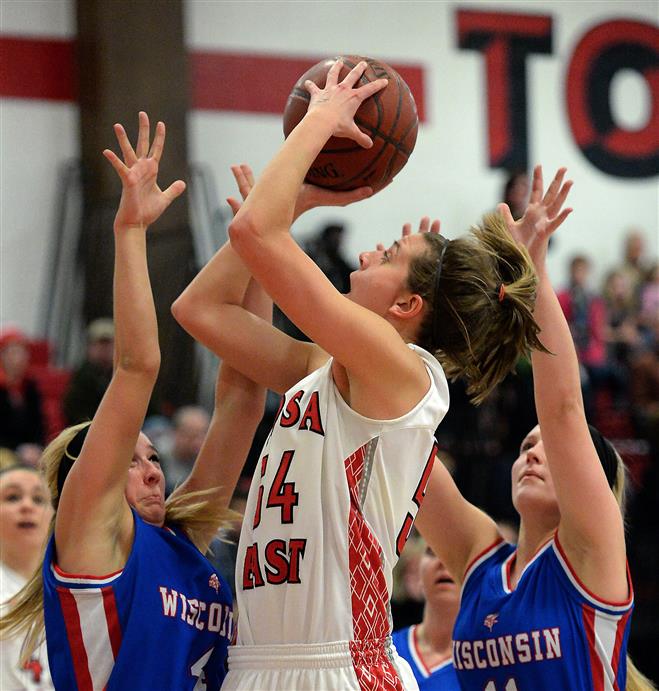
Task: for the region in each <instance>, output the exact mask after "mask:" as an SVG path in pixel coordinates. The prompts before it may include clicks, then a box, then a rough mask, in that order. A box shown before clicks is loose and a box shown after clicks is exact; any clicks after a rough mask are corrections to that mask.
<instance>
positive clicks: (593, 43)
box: [567, 20, 659, 178]
mask: <svg viewBox="0 0 659 691" xmlns="http://www.w3.org/2000/svg"><path fill="white" fill-rule="evenodd" d="M621 69H631V70H634V71H636V72H638V73H639V74H640V75H641V76H642V77H643V79H644V80H645V82H646V84H647V85H648V88H649V89H650V92H651V112H650V117H649V119H648V122H647V123H646V124H645V126H644V127H643V128H641V129H639V130H626V129H623V128H622V127H619V126H618V125H617V124H616V123H615V122H614V120H613V114H612V111H611V103H610V91H611V81H612V79H613V77H614V76H615V74H616V73H617V72H618V71H619V70H621ZM567 109H568V117H569V119H570V127H571V128H572V133H573V135H574V139H575V141H576V143H577V146H578V147H579V148H580V149H581V151H582V152H583V153H584V155H585V156H586V158H587V159H588V160H589V161H590V162H591V163H592V164H593V165H595V166H596V167H597V168H599V169H600V170H601V171H603V172H605V173H609V174H610V175H616V176H618V177H627V178H645V177H650V176H652V175H656V174H657V173H659V29H658V28H657V27H655V26H652V25H650V24H646V23H644V22H638V21H627V20H616V21H610V22H604V23H603V24H598V25H597V26H596V27H595V28H593V29H591V30H590V31H589V32H588V33H586V34H585V35H584V37H583V38H582V39H581V41H580V42H579V44H578V45H577V47H576V49H575V51H574V54H573V56H572V61H571V62H570V67H569V69H568V75H567Z"/></svg>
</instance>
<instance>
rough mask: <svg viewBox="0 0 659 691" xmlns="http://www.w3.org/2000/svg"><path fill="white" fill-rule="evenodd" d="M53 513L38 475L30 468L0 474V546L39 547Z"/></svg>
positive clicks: (33, 548) (47, 495)
mask: <svg viewBox="0 0 659 691" xmlns="http://www.w3.org/2000/svg"><path fill="white" fill-rule="evenodd" d="M51 516H52V508H51V505H50V494H49V492H48V488H47V487H46V484H45V483H44V481H43V479H42V478H41V476H40V475H39V474H38V473H36V472H34V471H31V470H23V469H16V470H8V471H6V472H5V473H3V474H2V475H0V548H2V550H3V551H4V550H5V549H7V550H9V549H21V550H23V551H26V550H40V549H41V548H42V547H43V544H44V542H45V539H46V534H47V533H48V523H49V521H50V518H51Z"/></svg>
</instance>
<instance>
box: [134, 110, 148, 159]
mask: <svg viewBox="0 0 659 691" xmlns="http://www.w3.org/2000/svg"><path fill="white" fill-rule="evenodd" d="M135 152H136V153H137V157H138V158H145V157H146V155H147V154H148V152H149V116H148V115H147V114H146V113H145V112H144V111H143V110H141V111H140V115H139V132H138V135H137V147H136V148H135Z"/></svg>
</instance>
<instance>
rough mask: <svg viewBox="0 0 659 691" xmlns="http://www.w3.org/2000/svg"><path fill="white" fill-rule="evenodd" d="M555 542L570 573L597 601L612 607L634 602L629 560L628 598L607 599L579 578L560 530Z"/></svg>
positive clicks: (627, 566) (627, 605) (626, 605)
mask: <svg viewBox="0 0 659 691" xmlns="http://www.w3.org/2000/svg"><path fill="white" fill-rule="evenodd" d="M554 543H555V544H556V549H558V551H559V552H560V554H561V557H563V561H564V562H565V565H566V566H567V567H568V569H570V573H571V574H572V577H573V578H574V580H575V581H576V582H577V583H578V584H579V587H580V588H582V589H583V590H584V591H585V592H586V593H588V595H589V596H590V597H591V598H592V599H593V600H594V601H595V602H597V603H600V604H602V605H603V606H604V607H606V606H607V605H609V606H611V607H629V606H630V605H631V604H632V602H633V601H634V586H633V585H632V577H631V574H630V573H629V562H627V565H626V568H627V589H628V590H629V595H628V596H627V599H626V600H623V601H622V602H614V601H613V600H605V599H604V598H602V597H599V596H598V595H595V593H593V591H592V590H590V588H588V587H587V586H586V585H584V582H583V581H582V580H581V579H580V578H579V576H578V575H577V572H576V571H575V570H574V567H573V566H572V564H571V563H570V560H569V559H568V558H567V555H566V554H565V551H564V550H563V547H562V546H561V543H560V542H559V540H558V531H557V532H556V535H555V536H554Z"/></svg>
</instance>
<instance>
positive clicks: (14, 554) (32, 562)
mask: <svg viewBox="0 0 659 691" xmlns="http://www.w3.org/2000/svg"><path fill="white" fill-rule="evenodd" d="M29 552H30V550H25V549H23V550H21V549H19V550H16V551H13V550H11V549H7V547H6V545H5V546H3V549H2V563H3V564H4V565H5V566H7V567H8V568H10V569H11V570H12V571H14V572H15V573H17V574H19V576H23V578H25V579H30V578H31V577H32V574H33V573H34V572H35V571H36V569H37V567H38V566H39V562H40V560H41V551H40V550H36V552H35V553H34V555H32V554H29Z"/></svg>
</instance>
